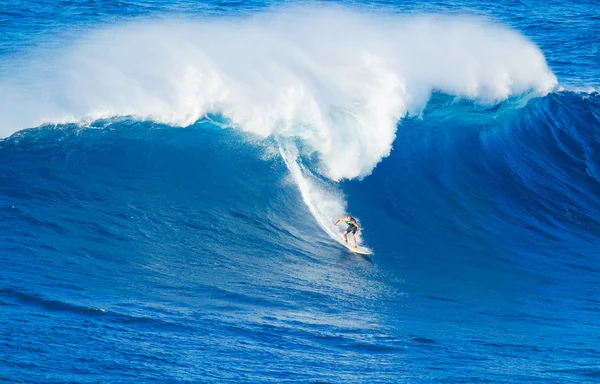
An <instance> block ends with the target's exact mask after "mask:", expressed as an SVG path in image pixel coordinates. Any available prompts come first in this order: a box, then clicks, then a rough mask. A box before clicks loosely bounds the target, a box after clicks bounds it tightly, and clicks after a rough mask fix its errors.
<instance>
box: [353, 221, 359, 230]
mask: <svg viewBox="0 0 600 384" xmlns="http://www.w3.org/2000/svg"><path fill="white" fill-rule="evenodd" d="M353 223H354V225H356V232H358V231H360V227H359V226H358V222H357V221H356V220H354V221H353Z"/></svg>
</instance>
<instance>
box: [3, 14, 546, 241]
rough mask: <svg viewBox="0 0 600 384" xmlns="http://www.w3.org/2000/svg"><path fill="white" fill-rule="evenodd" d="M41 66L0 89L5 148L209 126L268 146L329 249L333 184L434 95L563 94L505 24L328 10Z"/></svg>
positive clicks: (336, 202)
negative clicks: (78, 135)
mask: <svg viewBox="0 0 600 384" xmlns="http://www.w3.org/2000/svg"><path fill="white" fill-rule="evenodd" d="M38 56H39V57H38V58H37V59H35V60H32V61H31V62H28V63H23V69H22V70H21V71H20V72H19V73H12V74H11V78H8V79H2V80H0V90H1V91H2V93H3V94H6V95H8V97H9V102H8V103H4V104H3V105H2V106H0V127H2V128H1V129H2V131H1V133H2V134H3V135H9V134H11V133H13V132H14V131H15V130H19V129H22V128H26V127H35V126H38V125H40V124H43V123H63V124H64V123H67V122H76V123H81V122H88V123H89V122H93V121H97V120H99V119H105V118H113V117H116V116H131V117H134V118H136V119H151V120H153V121H155V122H160V123H166V124H169V125H173V126H189V125H191V124H194V123H195V122H196V121H198V120H200V119H202V118H206V117H207V116H217V118H216V119H215V120H214V121H213V123H214V122H217V123H219V124H220V125H222V126H223V127H233V128H236V129H239V130H241V131H244V132H249V133H251V134H253V135H255V136H256V137H259V138H274V139H275V141H276V142H277V143H278V144H277V146H278V149H277V150H278V151H279V153H280V154H281V156H282V157H283V159H284V161H285V162H286V164H287V166H288V169H289V171H290V174H291V176H292V179H293V180H294V182H295V184H296V185H297V186H298V188H299V190H300V192H301V194H302V197H303V200H304V202H305V203H306V205H307V207H308V208H309V210H310V212H311V213H312V214H313V216H314V217H315V219H316V221H317V222H318V223H319V225H320V226H321V227H322V228H323V229H324V230H325V232H326V233H327V234H328V235H329V236H331V237H332V238H337V237H339V235H340V233H339V231H336V230H335V229H333V228H332V227H331V225H330V223H332V222H333V221H334V220H335V219H337V218H339V217H341V216H342V215H343V214H344V212H345V211H346V202H345V200H344V198H343V194H342V193H341V192H340V191H339V189H338V188H337V186H336V185H335V183H332V182H336V181H340V180H342V179H352V178H356V177H359V178H363V177H365V176H367V175H369V174H370V173H371V172H372V171H373V169H374V167H375V166H376V165H377V164H378V163H379V162H380V161H381V160H382V159H383V158H384V157H386V156H389V154H390V151H391V150H392V144H393V142H394V139H395V137H396V130H397V128H398V122H399V120H400V119H401V118H402V117H404V116H407V115H409V116H419V115H421V114H422V112H423V110H424V108H425V107H426V105H427V103H428V101H429V99H430V97H431V94H432V93H433V92H434V91H436V92H437V91H439V92H443V93H446V94H448V95H452V96H454V97H458V98H468V99H471V100H475V101H476V102H478V103H481V104H484V105H488V104H493V103H497V102H498V101H501V100H506V99H507V98H509V97H513V98H517V99H519V98H521V99H524V100H527V99H528V98H530V97H532V96H540V95H545V94H547V93H548V92H549V91H550V90H552V89H553V88H554V87H555V86H556V83H557V81H556V78H555V76H554V75H553V74H552V72H551V71H550V70H549V68H548V66H547V65H546V61H545V59H544V56H543V54H542V53H541V51H540V50H539V49H538V48H537V47H536V46H535V45H534V44H533V43H532V42H531V41H529V40H528V39H526V38H525V37H524V36H522V35H520V34H519V33H517V32H515V31H513V30H510V29H508V28H506V27H504V26H502V25H498V24H495V23H492V22H490V21H487V20H483V19H478V18H473V17H458V16H439V15H422V16H410V17H408V16H400V15H391V14H383V13H375V12H365V11H364V10H359V9H352V8H343V7H330V6H327V7H326V6H321V7H300V8H288V9H282V10H277V11H270V12H265V13H262V14H258V15H254V16H253V17H248V18H244V19H240V18H218V19H206V20H173V21H153V22H146V23H139V22H138V23H130V24H127V25H122V26H110V27H106V28H103V29H100V30H96V31H93V32H91V33H89V34H88V35H87V36H84V37H82V38H81V39H79V40H78V41H76V42H74V43H72V44H69V45H68V48H65V49H64V50H63V51H61V52H57V53H56V54H54V55H53V57H49V54H48V53H47V52H46V53H44V52H40V53H39V54H38ZM306 161H309V162H310V166H306V165H305V164H303V162H306Z"/></svg>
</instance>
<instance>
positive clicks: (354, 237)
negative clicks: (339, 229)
mask: <svg viewBox="0 0 600 384" xmlns="http://www.w3.org/2000/svg"><path fill="white" fill-rule="evenodd" d="M352 238H353V239H354V248H356V235H354V232H352Z"/></svg>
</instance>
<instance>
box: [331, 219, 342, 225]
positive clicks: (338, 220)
mask: <svg viewBox="0 0 600 384" xmlns="http://www.w3.org/2000/svg"><path fill="white" fill-rule="evenodd" d="M340 220H342V219H337V220H336V221H335V223H333V226H334V227H335V226H336V225H337V223H339V222H340Z"/></svg>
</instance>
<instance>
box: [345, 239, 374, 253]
mask: <svg viewBox="0 0 600 384" xmlns="http://www.w3.org/2000/svg"><path fill="white" fill-rule="evenodd" d="M340 243H341V244H342V245H343V246H344V247H346V248H348V250H349V251H350V252H352V253H359V254H361V255H372V254H373V251H371V250H370V249H369V248H364V247H357V248H354V247H353V246H351V245H350V244H346V243H344V242H340Z"/></svg>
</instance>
